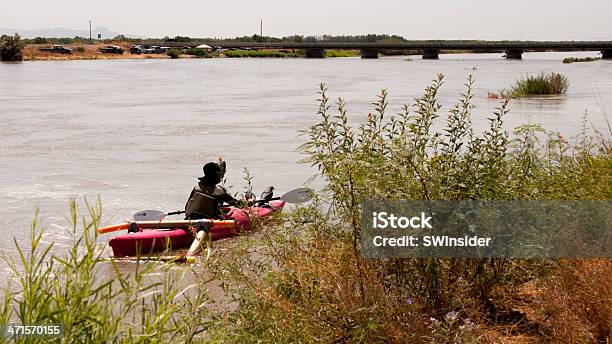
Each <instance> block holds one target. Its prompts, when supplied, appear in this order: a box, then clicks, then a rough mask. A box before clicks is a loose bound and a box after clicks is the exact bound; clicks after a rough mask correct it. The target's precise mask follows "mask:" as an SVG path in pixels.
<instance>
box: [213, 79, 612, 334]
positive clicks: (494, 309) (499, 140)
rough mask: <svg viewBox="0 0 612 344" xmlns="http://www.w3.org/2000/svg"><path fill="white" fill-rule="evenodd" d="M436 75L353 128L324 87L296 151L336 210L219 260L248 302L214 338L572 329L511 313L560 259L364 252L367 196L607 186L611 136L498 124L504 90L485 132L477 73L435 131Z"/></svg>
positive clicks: (542, 194) (314, 211) (590, 190)
mask: <svg viewBox="0 0 612 344" xmlns="http://www.w3.org/2000/svg"><path fill="white" fill-rule="evenodd" d="M442 84H443V78H442V77H441V76H440V77H439V78H437V79H436V80H435V81H434V82H433V84H431V85H430V86H428V87H427V88H426V90H425V94H424V95H423V96H422V97H419V98H418V99H416V101H415V105H414V107H409V106H407V105H406V106H404V110H403V111H402V112H401V113H399V114H397V115H390V116H389V115H388V111H387V108H388V101H387V98H388V96H387V92H386V91H385V90H383V91H382V92H381V94H380V95H379V96H378V99H377V100H376V101H375V102H374V103H373V104H374V110H373V111H372V112H371V113H369V114H368V115H367V116H366V117H365V119H364V120H363V121H361V122H357V123H356V125H351V124H349V123H354V121H353V120H350V119H349V115H348V113H347V108H346V104H345V103H344V101H343V100H342V99H339V100H338V101H337V103H336V104H335V105H336V106H335V108H336V109H335V111H334V110H332V109H331V108H332V104H331V101H330V98H329V97H328V95H327V89H326V88H325V86H324V85H322V86H321V92H320V94H321V97H320V99H319V102H320V103H319V111H318V116H319V119H318V121H317V123H316V124H314V125H313V126H311V127H310V129H309V130H308V131H306V132H305V135H306V137H307V139H306V140H307V142H306V143H305V144H304V145H303V146H302V151H303V152H304V153H305V154H306V156H307V159H306V161H305V162H308V163H310V164H312V165H313V166H315V167H316V168H317V169H318V170H319V171H320V174H321V176H322V177H323V178H324V179H325V180H326V182H327V187H326V190H327V192H326V193H324V194H323V195H322V196H321V197H322V198H325V199H327V200H328V202H329V204H331V208H329V207H325V206H322V205H321V204H320V203H317V202H315V204H313V205H312V206H309V207H305V208H300V209H298V210H297V211H296V212H294V213H292V214H290V217H289V222H288V223H287V224H285V225H284V226H280V227H278V228H276V229H275V230H270V231H268V232H266V233H265V234H263V235H262V236H261V237H260V238H254V239H252V240H251V241H249V242H248V243H245V244H244V245H243V246H239V247H238V248H237V249H236V250H233V251H231V253H228V254H231V256H230V257H231V259H229V258H230V257H228V259H220V260H219V261H220V262H223V263H222V264H221V266H219V267H218V269H219V272H218V273H219V274H220V276H223V277H224V278H225V279H228V278H231V279H233V280H234V284H237V285H239V286H238V287H236V288H232V289H230V292H231V293H235V294H236V295H238V296H239V297H238V299H239V300H240V307H239V308H238V309H237V310H236V312H234V313H233V314H231V315H230V317H229V318H228V319H227V320H226V322H225V323H223V326H218V327H216V328H215V331H216V332H218V333H216V335H217V336H219V338H222V340H224V341H228V342H263V343H268V342H303V343H309V342H346V343H351V342H363V343H413V342H435V343H453V342H454V343H457V342H477V338H478V337H482V336H483V335H485V333H486V331H488V330H490V329H497V330H500V329H501V330H500V331H502V332H503V331H505V330H504V326H508V325H509V324H513V323H512V321H516V320H511V319H513V317H515V318H516V319H519V320H518V321H520V323H518V324H517V323H514V325H511V326H514V327H513V328H514V329H515V331H517V332H518V333H521V331H524V332H522V333H526V334H528V335H532V334H534V333H535V334H536V335H537V336H540V337H536V340H535V341H537V342H540V341H552V342H555V341H559V340H562V339H563V338H564V337H563V335H562V334H559V333H560V332H557V331H556V329H551V328H550V327H548V326H550V325H549V324H548V323H546V320H543V322H541V323H536V324H531V325H532V326H531V327H529V326H523V325H521V324H525V323H526V322H527V321H526V315H525V314H523V313H521V312H517V311H516V310H515V307H516V304H517V293H518V290H519V289H520V288H521V286H524V285H525V283H527V282H531V283H537V282H538V281H539V279H540V278H545V277H546V276H548V275H549V274H550V273H551V271H552V270H551V267H552V266H555V263H554V262H552V261H549V260H519V259H501V258H495V259H486V258H485V259H451V258H444V259H436V258H429V259H410V258H405V259H402V258H394V259H384V260H371V259H364V258H362V257H361V254H360V241H359V240H360V239H359V237H360V231H361V220H360V204H361V202H362V201H363V200H364V199H366V198H368V199H388V200H400V199H404V200H423V199H424V200H463V199H487V200H520V199H525V200H532V199H552V200H557V199H600V200H606V199H609V198H610V196H612V188H610V183H609V176H610V174H611V173H612V164H611V155H610V153H611V151H610V142H609V141H608V140H607V139H606V140H604V139H602V141H597V140H593V139H589V138H588V137H587V136H586V135H581V136H580V137H579V140H578V144H577V145H572V144H570V142H569V141H568V140H566V139H564V138H563V137H561V136H560V135H558V134H556V133H546V132H545V131H544V130H543V129H542V128H540V127H539V126H536V125H526V126H522V127H519V128H517V129H516V130H515V131H514V132H508V131H506V130H505V129H504V127H503V123H504V119H505V116H506V114H507V113H508V107H507V105H508V100H506V101H504V102H503V103H502V104H501V105H500V107H499V108H498V109H496V110H495V111H494V112H493V113H492V114H491V115H490V116H489V119H488V123H489V126H488V128H487V129H486V130H485V131H484V132H483V133H480V131H479V130H475V129H474V128H473V126H472V124H471V113H472V110H473V108H474V106H473V105H472V97H473V95H472V85H473V81H472V80H471V78H470V79H469V80H468V82H467V89H466V91H465V92H464V94H463V95H462V96H461V98H460V99H459V100H458V102H457V103H456V105H454V106H453V107H452V108H451V109H450V111H449V112H448V115H447V116H446V117H444V120H443V122H445V123H443V125H442V128H441V129H440V130H434V129H433V128H437V127H440V126H439V125H437V124H436V122H437V121H438V120H439V118H440V117H441V114H440V112H441V111H440V110H441V105H440V104H439V102H438V94H439V89H440V87H441V86H442ZM412 109H414V110H412ZM585 128H586V126H585ZM584 132H586V129H585V130H584ZM543 136H544V137H545V138H546V137H547V139H546V140H544V141H542V137H543ZM247 247H257V253H258V255H261V256H263V257H262V258H261V259H253V257H252V255H251V254H249V253H248V252H249V250H248V249H247ZM228 285H232V283H231V282H229V283H228ZM556 302H557V303H558V304H559V305H560V304H561V302H562V301H561V300H557V301H556ZM564 307H569V309H571V308H572V307H573V309H576V308H579V307H582V306H581V305H580V304H571V305H569V304H564ZM551 309H552V311H551V312H553V313H555V311H554V308H551ZM581 309H585V308H584V307H583V308H581ZM555 314H556V313H555ZM610 320H611V319H610V317H607V318H605V317H604V318H601V319H600V320H597V319H594V320H592V323H589V324H587V325H584V326H582V327H581V331H584V332H582V334H580V335H579V336H582V337H579V338H578V339H577V341H578V342H581V341H584V342H588V341H590V340H591V339H589V338H594V337H593V336H594V332H589V331H595V330H593V329H595V328H597V327H598V326H600V325H605V324H606V323H608V321H610ZM566 324H567V322H566ZM496 326H499V328H496ZM529 328H531V329H533V328H538V329H540V330H539V331H538V332H530V331H532V330H529ZM601 339H602V338H600V340H601ZM494 341H495V340H494ZM603 341H604V342H605V338H604V339H603ZM495 342H497V341H495Z"/></svg>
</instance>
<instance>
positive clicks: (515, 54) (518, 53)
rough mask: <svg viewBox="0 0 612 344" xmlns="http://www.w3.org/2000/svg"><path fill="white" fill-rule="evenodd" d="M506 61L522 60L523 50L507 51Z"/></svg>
mask: <svg viewBox="0 0 612 344" xmlns="http://www.w3.org/2000/svg"><path fill="white" fill-rule="evenodd" d="M506 59H508V60H522V59H523V49H506Z"/></svg>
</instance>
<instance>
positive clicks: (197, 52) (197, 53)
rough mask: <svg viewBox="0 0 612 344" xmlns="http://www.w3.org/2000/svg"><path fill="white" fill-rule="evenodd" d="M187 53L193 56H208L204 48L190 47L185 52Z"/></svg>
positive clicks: (208, 53)
mask: <svg viewBox="0 0 612 344" xmlns="http://www.w3.org/2000/svg"><path fill="white" fill-rule="evenodd" d="M185 54H187V55H192V56H195V57H209V56H210V52H209V51H207V50H204V49H197V48H191V49H189V50H187V51H186V52H185Z"/></svg>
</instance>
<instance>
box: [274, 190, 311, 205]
mask: <svg viewBox="0 0 612 344" xmlns="http://www.w3.org/2000/svg"><path fill="white" fill-rule="evenodd" d="M313 195H314V193H313V191H312V190H310V189H308V188H299V189H295V190H291V191H289V192H287V193H286V194H284V195H282V196H281V199H282V200H283V201H285V202H287V203H296V204H297V203H304V202H308V201H310V200H311V199H312V197H313Z"/></svg>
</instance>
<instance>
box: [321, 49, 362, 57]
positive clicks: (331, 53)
mask: <svg viewBox="0 0 612 344" xmlns="http://www.w3.org/2000/svg"><path fill="white" fill-rule="evenodd" d="M355 56H360V53H359V50H333V49H329V50H325V57H355Z"/></svg>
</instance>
